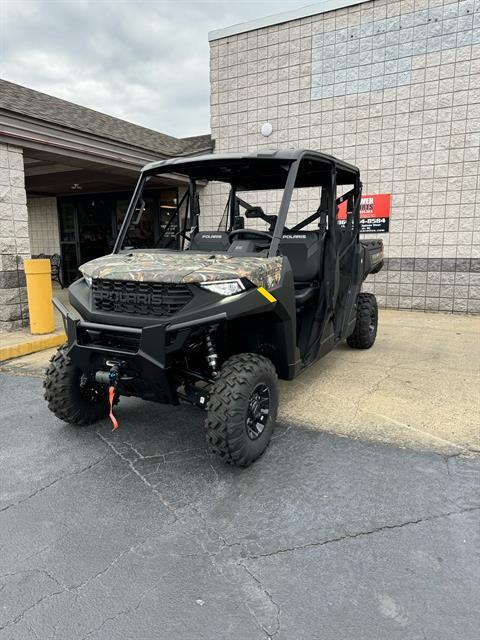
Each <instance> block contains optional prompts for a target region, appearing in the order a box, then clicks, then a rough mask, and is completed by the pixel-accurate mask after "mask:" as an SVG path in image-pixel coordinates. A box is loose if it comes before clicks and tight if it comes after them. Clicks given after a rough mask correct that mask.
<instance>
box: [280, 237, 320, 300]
mask: <svg viewBox="0 0 480 640" xmlns="http://www.w3.org/2000/svg"><path fill="white" fill-rule="evenodd" d="M280 251H281V252H282V254H283V255H284V256H285V257H287V258H288V260H289V262H290V266H291V268H292V272H293V280H294V282H295V302H296V303H297V307H299V306H302V305H303V304H305V303H306V302H308V300H310V299H311V298H313V296H314V295H315V293H316V292H317V291H318V283H317V281H318V277H319V272H320V257H321V255H320V254H321V246H320V233H319V232H318V231H298V232H295V231H292V232H290V233H285V234H284V235H283V236H282V239H281V241H280Z"/></svg>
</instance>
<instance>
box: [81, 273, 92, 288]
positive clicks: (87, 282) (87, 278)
mask: <svg viewBox="0 0 480 640" xmlns="http://www.w3.org/2000/svg"><path fill="white" fill-rule="evenodd" d="M83 279H84V280H85V284H86V285H87V287H91V286H92V276H86V275H84V276H83Z"/></svg>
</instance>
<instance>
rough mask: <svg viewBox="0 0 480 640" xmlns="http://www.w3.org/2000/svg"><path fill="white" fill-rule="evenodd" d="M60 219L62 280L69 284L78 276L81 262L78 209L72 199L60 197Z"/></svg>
mask: <svg viewBox="0 0 480 640" xmlns="http://www.w3.org/2000/svg"><path fill="white" fill-rule="evenodd" d="M58 215H59V221H60V251H61V256H62V282H63V283H64V284H65V285H67V286H68V285H69V284H70V283H71V282H73V281H74V280H75V279H76V278H77V274H78V266H79V264H80V246H79V242H78V229H77V210H76V207H75V203H74V202H72V201H68V200H64V199H60V198H59V199H58Z"/></svg>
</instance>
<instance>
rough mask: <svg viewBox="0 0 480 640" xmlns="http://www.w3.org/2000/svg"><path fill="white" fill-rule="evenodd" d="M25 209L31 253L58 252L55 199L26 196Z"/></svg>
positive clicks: (50, 253) (48, 253)
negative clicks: (26, 211) (26, 210)
mask: <svg viewBox="0 0 480 640" xmlns="http://www.w3.org/2000/svg"><path fill="white" fill-rule="evenodd" d="M27 209H28V232H29V237H30V248H31V251H32V254H33V255H38V254H39V253H45V254H47V255H52V254H54V253H60V237H59V228H58V211H57V199H56V198H45V197H28V198H27Z"/></svg>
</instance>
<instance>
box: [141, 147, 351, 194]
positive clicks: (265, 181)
mask: <svg viewBox="0 0 480 640" xmlns="http://www.w3.org/2000/svg"><path fill="white" fill-rule="evenodd" d="M298 159H301V160H302V163H301V165H300V169H299V174H298V177H297V182H296V186H297V187H298V186H301V187H310V186H317V185H321V184H326V183H327V182H328V180H329V176H330V168H331V167H332V165H333V166H335V167H336V169H337V183H338V184H351V182H352V174H356V175H358V174H359V173H360V171H359V169H358V168H357V167H355V166H354V165H352V164H349V163H348V162H345V161H343V160H339V159H338V158H335V157H333V156H331V155H328V154H326V153H321V152H319V151H310V150H308V149H278V150H260V151H255V152H251V153H221V154H220V153H218V154H217V153H209V154H205V155H200V156H195V157H193V158H192V157H191V158H171V159H169V160H160V161H158V162H152V163H150V164H147V165H146V166H145V167H144V168H143V172H144V173H145V174H146V175H158V174H161V173H167V172H172V173H179V174H182V175H187V176H189V177H190V178H193V179H196V180H218V181H221V182H227V183H231V184H234V185H236V186H237V187H238V188H242V189H259V188H261V189H279V188H283V187H284V186H285V181H286V177H287V174H288V171H289V169H290V166H291V164H292V163H293V162H294V161H295V160H298ZM303 160H305V164H304V163H303ZM259 182H261V186H259Z"/></svg>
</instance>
